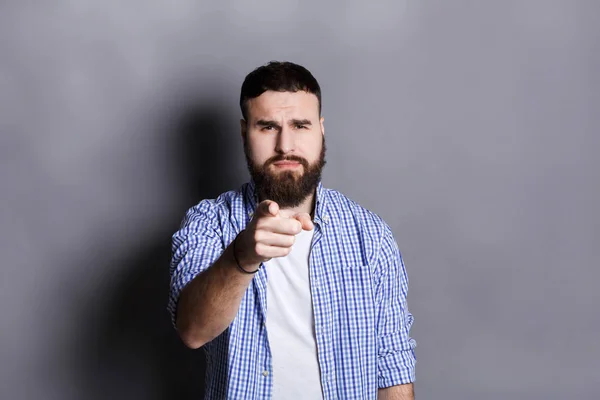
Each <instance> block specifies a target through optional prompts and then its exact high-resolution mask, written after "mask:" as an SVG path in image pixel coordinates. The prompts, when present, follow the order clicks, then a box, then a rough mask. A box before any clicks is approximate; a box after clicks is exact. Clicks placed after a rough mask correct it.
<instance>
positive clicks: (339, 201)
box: [324, 188, 391, 236]
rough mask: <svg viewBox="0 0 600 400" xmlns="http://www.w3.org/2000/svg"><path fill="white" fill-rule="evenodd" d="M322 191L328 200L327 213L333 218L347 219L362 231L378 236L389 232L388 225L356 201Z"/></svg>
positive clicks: (337, 193)
mask: <svg viewBox="0 0 600 400" xmlns="http://www.w3.org/2000/svg"><path fill="white" fill-rule="evenodd" d="M324 190H325V191H326V193H327V198H328V204H327V210H328V213H331V214H333V216H334V217H336V218H338V219H341V220H348V219H349V220H351V221H352V222H353V223H358V224H359V226H360V227H361V228H362V229H363V230H366V231H368V232H371V233H376V234H378V236H380V235H384V234H387V232H388V231H391V229H390V227H389V225H388V224H387V223H386V222H385V221H384V220H383V218H382V217H381V216H380V215H379V214H377V213H375V212H373V211H371V210H369V209H368V208H366V207H363V206H361V205H360V204H359V203H358V202H357V201H355V200H353V199H351V198H350V197H348V196H346V195H345V194H343V193H341V192H339V191H337V190H335V189H329V188H327V189H324Z"/></svg>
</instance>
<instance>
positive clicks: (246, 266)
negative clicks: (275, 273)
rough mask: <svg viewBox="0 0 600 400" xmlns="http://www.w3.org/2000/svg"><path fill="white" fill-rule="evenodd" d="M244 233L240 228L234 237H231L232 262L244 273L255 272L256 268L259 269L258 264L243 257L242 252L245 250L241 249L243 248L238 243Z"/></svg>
mask: <svg viewBox="0 0 600 400" xmlns="http://www.w3.org/2000/svg"><path fill="white" fill-rule="evenodd" d="M243 233H244V231H243V230H242V231H241V232H240V233H239V234H238V235H237V236H236V238H235V239H233V243H232V246H231V247H232V249H231V252H232V254H233V262H234V263H235V265H236V267H237V268H238V269H239V270H240V272H243V273H246V274H254V273H256V272H258V270H259V269H260V264H258V265H257V264H256V263H252V262H248V261H246V260H245V259H244V257H243V256H244V253H246V252H245V251H243V249H240V244H241V242H242V240H241V239H243V238H242V237H240V236H242V234H243Z"/></svg>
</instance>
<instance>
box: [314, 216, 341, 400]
mask: <svg viewBox="0 0 600 400" xmlns="http://www.w3.org/2000/svg"><path fill="white" fill-rule="evenodd" d="M322 224H323V221H321V220H319V219H315V235H314V238H313V242H312V244H311V250H310V256H309V261H308V262H309V278H310V287H311V295H312V299H313V310H314V318H315V336H316V342H317V358H318V362H319V367H320V370H321V384H322V385H323V397H324V399H326V400H327V399H335V398H336V396H335V373H334V371H333V363H332V360H331V358H332V353H331V338H330V336H331V325H330V324H329V322H328V321H330V317H329V316H330V315H331V304H330V303H329V302H328V296H327V294H326V290H327V289H326V287H325V282H324V276H323V272H324V267H323V266H322V265H319V263H317V262H315V260H318V259H320V258H321V254H322V245H323V243H322V239H323V226H322Z"/></svg>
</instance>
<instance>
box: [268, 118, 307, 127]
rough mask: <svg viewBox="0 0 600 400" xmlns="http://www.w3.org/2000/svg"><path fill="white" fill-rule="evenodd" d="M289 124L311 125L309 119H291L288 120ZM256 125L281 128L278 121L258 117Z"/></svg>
mask: <svg viewBox="0 0 600 400" xmlns="http://www.w3.org/2000/svg"><path fill="white" fill-rule="evenodd" d="M289 124H290V125H312V122H311V121H310V120H309V119H296V118H294V119H292V120H290V122H289ZM256 125H257V126H273V127H275V128H281V125H279V122H277V121H273V120H268V119H259V120H258V121H256Z"/></svg>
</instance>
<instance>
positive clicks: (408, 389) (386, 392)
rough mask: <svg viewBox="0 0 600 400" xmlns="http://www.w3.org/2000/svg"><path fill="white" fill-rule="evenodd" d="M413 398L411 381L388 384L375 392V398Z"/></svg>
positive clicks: (399, 399) (387, 399) (392, 399)
mask: <svg viewBox="0 0 600 400" xmlns="http://www.w3.org/2000/svg"><path fill="white" fill-rule="evenodd" d="M414 398H415V392H414V388H413V384H412V383H407V384H404V385H396V386H390V387H387V388H385V389H379V391H378V392H377V400H414Z"/></svg>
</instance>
